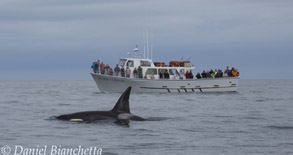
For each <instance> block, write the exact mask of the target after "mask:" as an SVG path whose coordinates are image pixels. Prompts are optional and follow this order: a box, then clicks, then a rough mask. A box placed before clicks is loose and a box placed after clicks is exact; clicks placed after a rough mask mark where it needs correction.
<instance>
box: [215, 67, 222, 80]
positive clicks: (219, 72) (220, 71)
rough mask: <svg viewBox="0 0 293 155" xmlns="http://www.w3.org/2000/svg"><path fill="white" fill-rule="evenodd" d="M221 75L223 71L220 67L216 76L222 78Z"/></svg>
mask: <svg viewBox="0 0 293 155" xmlns="http://www.w3.org/2000/svg"><path fill="white" fill-rule="evenodd" d="M221 77H223V72H222V70H221V69H218V72H217V74H216V78H221Z"/></svg>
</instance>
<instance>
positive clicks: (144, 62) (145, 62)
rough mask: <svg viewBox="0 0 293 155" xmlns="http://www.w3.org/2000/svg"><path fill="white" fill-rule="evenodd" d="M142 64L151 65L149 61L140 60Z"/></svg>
mask: <svg viewBox="0 0 293 155" xmlns="http://www.w3.org/2000/svg"><path fill="white" fill-rule="evenodd" d="M140 66H151V63H150V62H149V61H140Z"/></svg>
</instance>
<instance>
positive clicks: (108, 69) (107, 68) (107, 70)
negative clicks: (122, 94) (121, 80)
mask: <svg viewBox="0 0 293 155" xmlns="http://www.w3.org/2000/svg"><path fill="white" fill-rule="evenodd" d="M105 72H106V74H107V75H109V72H110V66H109V65H108V64H107V65H106V67H105Z"/></svg>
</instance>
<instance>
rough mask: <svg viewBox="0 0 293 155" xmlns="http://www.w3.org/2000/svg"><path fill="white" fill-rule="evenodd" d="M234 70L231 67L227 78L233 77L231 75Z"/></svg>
mask: <svg viewBox="0 0 293 155" xmlns="http://www.w3.org/2000/svg"><path fill="white" fill-rule="evenodd" d="M233 70H234V67H232V69H231V70H229V72H228V77H232V76H233V74H232V71H233Z"/></svg>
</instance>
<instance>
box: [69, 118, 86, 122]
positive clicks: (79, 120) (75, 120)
mask: <svg viewBox="0 0 293 155" xmlns="http://www.w3.org/2000/svg"><path fill="white" fill-rule="evenodd" d="M69 121H70V122H82V121H83V119H79V118H77V119H70V120H69Z"/></svg>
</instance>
